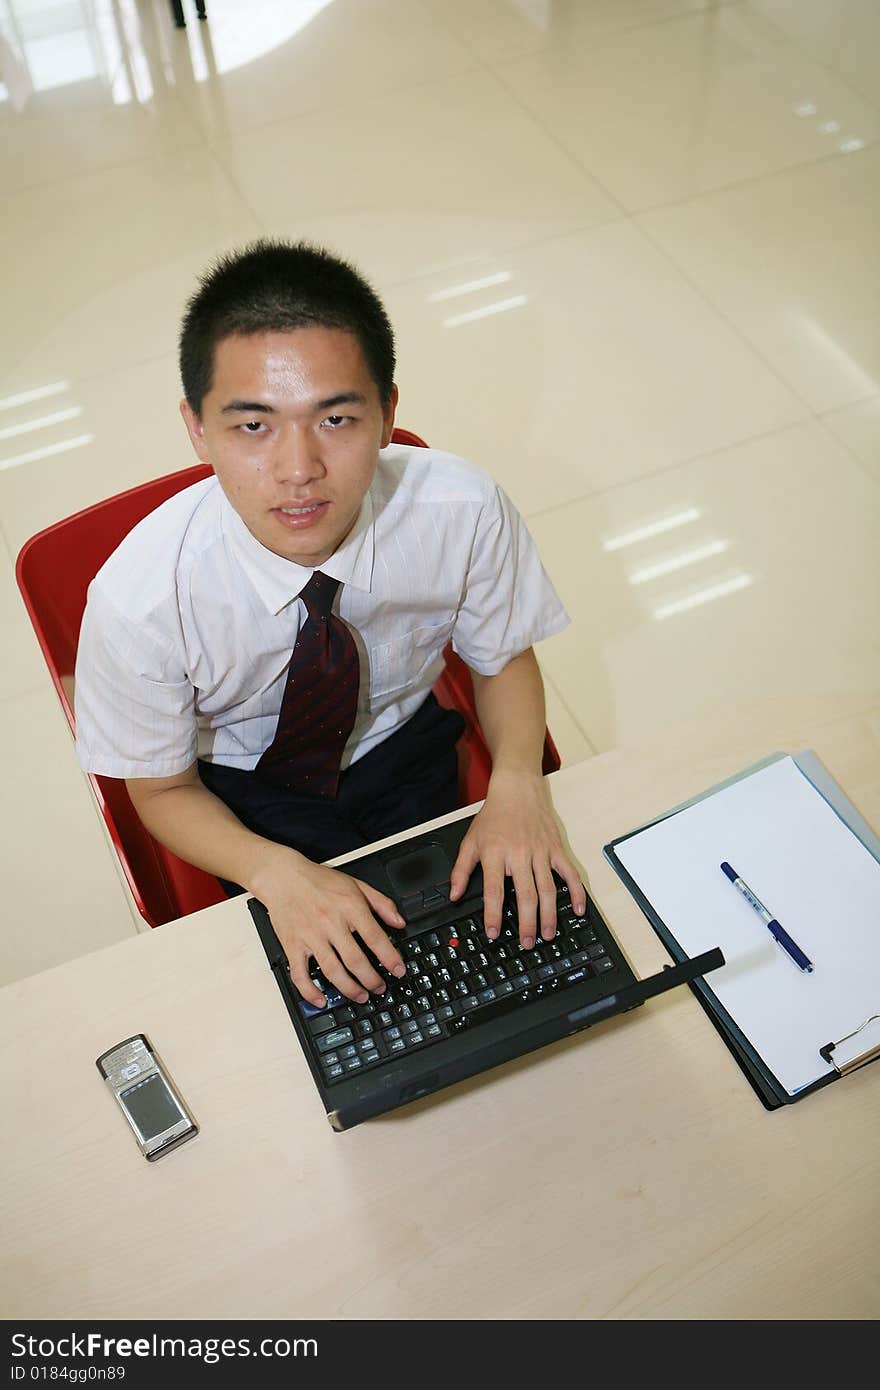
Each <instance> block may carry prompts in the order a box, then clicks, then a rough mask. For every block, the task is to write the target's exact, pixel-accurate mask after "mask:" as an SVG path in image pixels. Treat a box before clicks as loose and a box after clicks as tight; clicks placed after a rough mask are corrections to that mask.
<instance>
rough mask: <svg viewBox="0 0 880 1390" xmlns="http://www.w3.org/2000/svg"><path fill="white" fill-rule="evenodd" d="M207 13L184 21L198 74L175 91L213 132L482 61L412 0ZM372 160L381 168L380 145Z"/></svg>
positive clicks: (234, 1) (226, 1) (368, 96)
mask: <svg viewBox="0 0 880 1390" xmlns="http://www.w3.org/2000/svg"><path fill="white" fill-rule="evenodd" d="M209 18H210V23H209V24H207V25H193V24H191V25H190V26H189V27H188V30H187V33H186V36H185V42H186V43H187V44H188V45H189V50H190V58H191V63H192V71H193V78H194V80H193V81H191V82H189V83H188V85H186V86H181V87H180V91H181V94H182V95H183V97H184V100H185V101H186V102H187V103H188V105H189V107H190V109H191V110H192V111H193V113H194V114H195V115H196V117H197V119H198V121H199V122H200V124H201V126H202V129H203V130H204V131H205V133H206V134H207V135H209V137H211V138H214V137H218V138H222V137H223V136H226V135H229V134H234V133H236V132H240V131H243V130H249V129H253V128H255V127H258V126H262V125H265V124H266V123H267V122H270V121H276V120H279V119H281V118H283V117H286V116H294V115H298V114H300V113H304V112H307V111H316V112H323V113H327V112H328V111H331V110H333V108H334V107H336V106H340V105H351V104H352V103H355V102H360V101H370V100H372V98H374V97H375V96H376V95H378V94H381V93H383V92H391V91H395V90H397V91H402V90H404V89H406V88H416V87H418V85H419V84H420V83H421V82H429V81H432V80H433V79H435V78H438V77H448V76H451V75H452V74H454V73H458V72H464V71H465V70H466V69H468V68H473V67H475V66H476V65H477V61H478V60H477V58H476V56H475V55H474V54H472V52H471V51H470V50H469V49H468V48H467V47H466V46H465V45H464V44H462V43H461V42H460V41H459V40H458V39H457V38H456V37H455V35H454V34H453V33H452V32H451V30H450V29H449V28H448V27H447V26H446V25H445V24H443V23H441V22H440V21H439V20H437V19H436V18H435V17H434V16H433V15H431V13H430V12H429V11H428V9H427V8H426V7H425V6H424V5H422V4H421V3H419V4H412V3H411V2H410V0H300V3H297V4H289V3H285V4H282V3H274V4H273V3H267V0H262V2H260V0H258V3H257V4H249V5H247V6H243V5H241V4H239V3H238V0H212V4H211V13H210V16H209ZM175 39H176V40H177V41H179V42H182V41H184V36H183V35H176V36H175ZM352 121H353V124H356V121H357V115H356V112H353V113H352ZM386 157H387V156H386ZM374 158H375V160H376V169H377V173H380V172H381V173H387V165H386V163H385V161H384V160H383V152H382V151H380V150H376V151H374ZM339 175H340V178H344V177H345V170H344V169H340V170H339Z"/></svg>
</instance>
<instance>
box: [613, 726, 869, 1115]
mask: <svg viewBox="0 0 880 1390" xmlns="http://www.w3.org/2000/svg"><path fill="white" fill-rule="evenodd" d="M783 760H785V761H786V762H787V763H789V764H793V765H794V767H796V769H797V771H798V773H799V774H801V775H802V777H803V778H804V779H805V780H806V783H807V784H808V786H809V787H810V789H811V793H815V794H816V796H817V797H818V798H820V800H821V801H822V802H824V803H826V806H827V808H830V811H831V812H833V816H829V815H828V811H827V810H826V809H823V810H822V811H821V812H820V811H819V810H818V807H816V808H814V809H815V811H816V814H818V815H820V816H824V817H825V818H826V820H827V821H828V822H829V825H830V828H831V829H832V830H833V832H834V833H835V834H839V825H838V824H837V822H839V823H840V824H841V825H842V826H843V827H845V829H846V832H847V834H846V835H845V836H844V837H843V841H845V842H846V846H845V847H846V848H847V849H848V850H852V852H853V853H854V854H856V855H857V856H858V857H859V862H860V865H861V866H862V868H863V869H865V871H866V872H867V874H868V877H869V878H870V880H871V882H872V884H873V877H874V876H873V869H874V867H875V866H876V868H877V900H876V901H877V913H876V928H877V933H876V938H874V939H873V948H874V949H873V953H872V956H871V961H870V962H868V961H865V962H863V964H864V965H865V967H866V969H867V972H868V973H867V975H866V976H865V977H864V978H862V977H860V981H861V983H860V988H861V989H862V991H863V996H864V997H863V998H862V1007H861V1008H860V1009H859V1008H858V1001H855V1002H854V1003H853V1005H852V1009H853V1016H852V1017H851V1018H850V1017H849V1016H848V1015H845V1014H844V1013H842V1011H841V1006H840V1005H841V1001H840V999H839V998H838V1000H837V1007H836V1009H835V1010H833V1011H832V1013H833V1017H834V1019H835V1021H836V1022H837V1023H838V1025H840V1023H841V1019H842V1018H843V1017H846V1022H845V1023H844V1024H843V1026H838V1027H836V1028H835V1029H834V1032H835V1034H836V1035H835V1036H834V1037H831V1038H829V1036H828V1032H827V1031H826V1032H825V1034H824V1035H821V1027H822V1010H821V1009H818V1010H816V1011H815V1014H816V1022H815V1024H814V1023H813V1019H812V1015H811V1013H810V1009H811V1007H812V999H811V998H810V996H808V995H807V994H806V993H805V994H804V995H803V1004H802V1005H801V1004H800V1003H799V1004H797V1005H796V1006H794V1007H796V1010H797V1013H798V1015H799V1025H800V1026H801V1027H802V1029H809V1028H812V1027H814V1026H815V1028H818V1029H819V1031H820V1036H817V1037H816V1038H815V1067H813V1062H812V1044H811V1053H810V1061H809V1064H808V1066H807V1071H808V1073H810V1074H809V1075H808V1077H807V1079H806V1080H805V1081H804V1082H803V1083H802V1084H798V1085H792V1084H791V1081H790V1080H789V1081H788V1084H786V1083H785V1082H784V1080H782V1079H780V1075H779V1074H777V1073H778V1072H779V1071H780V1070H782V1068H780V1067H779V1065H778V1064H777V1063H776V1062H773V1061H772V1057H773V1049H772V1048H769V1047H768V1046H767V1040H766V1038H762V1037H759V1038H758V1043H759V1045H756V1036H755V1035H756V1032H760V1030H755V1029H754V1028H750V1027H749V1026H743V1023H742V1019H743V1010H742V1009H741V1008H740V1007H739V1006H738V1005H737V1004H736V1003H734V1005H733V1007H732V1008H731V1007H730V1005H731V1003H732V1000H731V998H727V999H725V998H722V997H719V995H723V994H724V992H725V988H726V986H725V984H724V982H723V981H722V979H721V972H718V974H716V976H715V977H714V978H713V983H712V984H711V985H710V984H709V983H707V981H706V980H705V979H702V978H701V979H697V980H694V981H692V982H691V988H692V989H693V991H694V993H695V994H696V996H697V998H698V1000H699V1002H700V1004H701V1005H702V1007H703V1009H704V1010H705V1012H706V1014H707V1016H708V1017H709V1019H710V1020H711V1022H712V1024H713V1026H714V1027H715V1028H716V1029H717V1031H718V1033H719V1034H720V1036H721V1038H722V1039H723V1041H724V1043H725V1045H726V1046H727V1048H728V1049H729V1051H730V1052H731V1054H732V1055H733V1056H734V1058H735V1059H736V1061H737V1063H738V1064H739V1066H740V1067H741V1069H742V1071H743V1073H744V1074H745V1076H746V1077H747V1079H748V1081H749V1082H750V1084H751V1086H752V1088H753V1089H754V1091H755V1093H756V1095H757V1096H758V1098H759V1099H760V1101H761V1103H762V1104H763V1105H764V1106H765V1107H766V1108H767V1109H768V1110H775V1109H777V1108H779V1107H780V1106H782V1105H786V1104H791V1103H793V1102H794V1101H797V1100H801V1099H802V1098H803V1097H804V1096H806V1095H810V1094H812V1093H813V1092H814V1091H817V1090H820V1089H822V1088H823V1087H824V1086H826V1085H828V1084H829V1083H830V1082H832V1081H836V1080H838V1079H839V1078H840V1077H841V1076H845V1075H848V1074H849V1073H850V1072H851V1071H855V1070H857V1069H858V1068H859V1067H861V1066H864V1065H866V1064H867V1063H868V1062H871V1061H874V1060H875V1059H877V1058H878V1057H880V838H878V836H877V835H876V834H875V833H874V832H873V830H872V829H871V827H870V826H869V825H868V824H867V822H866V821H865V820H864V818H863V817H862V816H861V815H860V814H859V812H858V811H857V810H856V808H855V807H854V806H853V804H852V802H850V801H849V799H848V798H847V797H846V795H845V794H844V792H843V791H842V789H841V787H840V786H839V785H838V784H837V782H835V780H834V778H833V777H831V776H830V774H829V773H828V772H827V770H826V769H825V768H824V767H823V766H822V764H821V762H820V761H819V759H818V758H817V757H816V755H815V754H814V753H812V752H811V751H810V750H804V751H802V752H800V753H797V754H794V755H789V754H787V753H780V752H777V753H773V754H770V755H769V756H768V757H766V758H763V759H761V760H760V761H759V762H757V763H754V764H753V765H752V766H750V767H748V768H746V769H744V770H743V771H741V772H739V773H737V774H735V775H734V776H733V777H730V778H727V779H726V780H725V781H723V782H720V783H718V784H716V785H715V786H713V787H710V788H708V789H707V790H706V791H704V792H702V793H701V794H700V795H698V796H696V797H693V798H691V799H690V800H689V801H686V802H683V803H682V804H681V805H678V806H675V807H673V808H672V809H671V810H669V811H667V812H665V813H664V814H663V815H660V816H657V817H655V818H654V819H653V820H650V821H647V822H646V823H645V824H644V825H640V826H638V827H637V828H636V829H635V830H631V831H629V832H627V833H626V834H625V835H621V836H619V837H617V838H616V839H614V840H613V841H611V843H610V844H608V845H606V846H605V847H604V853H605V857H606V858H607V860H608V861H609V863H610V864H611V866H612V867H613V868H614V870H615V872H616V873H617V874H618V876H619V877H620V879H621V880H622V882H623V883H624V884H625V886H626V888H627V889H628V891H629V892H630V893H631V895H632V896H633V898H634V899H635V901H636V902H637V903H638V905H639V907H640V908H641V910H642V912H643V913H644V915H645V917H646V918H647V919H648V921H649V922H650V924H651V926H652V927H653V929H654V931H655V932H656V933H657V935H658V936H659V938H660V940H661V941H662V942H663V944H664V946H665V947H666V949H667V950H668V951H669V954H670V955H671V956H672V958H673V959H674V960H675V961H676V962H680V961H683V960H686V959H688V958H689V956H691V955H692V954H693V949H694V941H693V939H689V940H687V943H686V944H682V942H681V941H680V940H679V939H678V937H677V936H676V932H675V930H673V928H674V927H680V926H681V921H680V920H676V918H675V914H674V913H670V912H668V911H667V913H666V916H667V917H668V918H669V920H665V918H664V915H663V914H661V912H660V911H659V910H658V907H657V905H656V904H655V902H653V901H651V899H650V898H649V896H648V893H647V892H646V891H645V884H646V883H650V881H651V873H650V872H647V871H645V870H644V869H641V868H638V869H637V870H636V872H632V871H631V868H630V867H628V866H627V864H626V863H625V862H624V859H629V860H630V861H631V862H632V860H633V858H634V856H633V852H632V851H633V847H632V846H631V845H630V846H629V848H627V846H628V842H630V841H633V840H634V839H635V837H637V836H641V835H644V834H645V832H647V831H650V830H652V829H653V828H654V827H658V826H663V825H664V823H665V822H669V821H670V820H671V819H672V818H673V817H676V816H679V814H680V813H681V812H685V811H690V810H691V808H693V807H699V806H700V804H701V803H703V802H706V801H707V800H708V799H709V798H712V797H715V796H717V794H718V793H721V792H725V791H727V790H728V789H729V788H731V787H735V786H736V785H737V784H738V783H742V782H744V781H745V780H746V779H749V778H752V777H753V776H755V774H758V773H761V772H763V771H764V770H765V769H768V768H772V767H773V766H774V764H778V763H780V762H781V761H783ZM784 772H785V775H789V770H788V769H785V770H784ZM771 775H772V776H773V777H777V776H781V775H782V772H781V771H780V770H778V769H777V771H776V772H775V773H773V774H771ZM735 795H736V796H739V795H740V793H736V794H735ZM808 799H809V798H808ZM730 800H731V798H727V801H728V802H729V801H730ZM724 804H725V803H724V801H722V802H719V803H717V807H716V809H717V808H720V807H722V806H723V805H724ZM831 822H834V824H833V825H831V824H830V823H831ZM688 824H690V825H693V824H694V820H693V817H691V818H690V820H688V818H685V820H684V821H680V822H679V823H678V825H679V826H680V827H682V828H684V827H686V826H687V825H688ZM666 834H667V830H664V831H662V832H661V835H666ZM849 835H851V836H852V837H853V838H854V841H855V842H857V843H858V844H859V845H860V846H862V847H863V849H864V850H866V851H867V855H868V856H869V858H867V859H866V858H865V856H863V855H862V854H861V851H860V850H856V849H855V848H854V846H851V845H850V844H849V841H848V836H849ZM655 838H657V837H655ZM644 847H645V846H644V842H642V844H641V845H640V847H639V848H640V849H644ZM722 857H725V856H722ZM732 857H733V856H731V858H732ZM872 861H873V862H872ZM701 867H704V866H701ZM714 867H717V865H715V866H714ZM740 868H741V869H742V871H743V873H744V876H745V877H746V878H748V873H747V872H746V871H745V869H744V868H743V866H740ZM655 877H656V876H655ZM640 880H642V881H640ZM655 886H656V885H655ZM753 886H754V885H753ZM712 891H713V892H714V891H715V889H714V885H713V890H712ZM755 891H759V890H758V889H757V888H756V890H755ZM872 891H873V890H872ZM654 896H657V897H661V896H662V894H658V893H656V892H655V894H654ZM717 901H718V902H722V901H723V904H724V910H725V912H727V911H728V910H729V909H728V906H727V902H728V900H727V899H722V898H718V899H717ZM872 902H873V899H872ZM667 907H668V904H667ZM744 907H745V908H746V910H747V912H748V913H750V914H751V909H750V908H748V907H747V905H745V904H744ZM776 911H779V915H780V919H781V920H783V922H784V921H785V918H784V915H783V913H782V912H781V911H780V910H779V908H778V906H777V907H776ZM752 915H753V916H754V914H752ZM743 925H744V930H745V931H748V929H749V924H748V923H747V922H746V923H744V924H743ZM789 925H791V924H789ZM753 927H754V928H758V929H760V930H764V929H763V925H762V923H761V922H760V921H759V919H758V918H757V916H754V923H753ZM737 929H739V923H737ZM680 934H681V933H680ZM795 935H797V933H796V932H795ZM709 936H712V938H713V943H714V942H715V941H716V940H717V937H716V935H715V933H714V923H713V924H712V925H711V926H708V927H707V928H706V939H707V940H708V937H709ZM750 941H751V942H752V944H753V946H754V953H755V958H756V959H757V953H758V952H759V951H760V947H761V943H762V942H763V946H764V947H765V948H766V952H769V955H766V954H765V956H764V958H763V959H764V960H765V961H767V962H769V961H771V960H772V949H776V948H775V943H773V942H772V940H771V939H770V937H769V933H765V935H764V936H761V935H760V933H758V934H756V935H754V936H753V937H751V938H750ZM722 945H724V943H723V942H722ZM862 945H863V946H864V942H862ZM771 948H772V949H771ZM725 955H726V956H728V951H727V949H725ZM728 958H730V957H728ZM856 965H857V966H858V965H859V962H856ZM755 968H756V969H758V968H759V967H758V966H756V967H755ZM762 968H763V969H764V970H765V971H766V970H767V968H768V967H767V965H766V964H765V965H764V966H763V967H762ZM774 968H776V969H778V965H777V966H774ZM822 974H823V972H822V971H821V970H819V971H818V978H819V980H820V987H824V986H821V981H822ZM825 975H826V981H827V975H828V972H825ZM747 978H748V974H747V971H746V973H742V972H741V979H740V982H739V985H740V995H739V999H740V1001H741V998H742V988H743V982H744V981H745V980H746V979H747ZM756 978H757V977H756ZM782 978H783V980H784V976H783V977H782ZM811 978H812V977H811ZM784 983H785V985H786V988H787V989H790V990H791V992H792V994H793V995H796V988H797V986H796V984H795V983H792V984H791V985H790V986H789V983H788V981H787V980H784ZM728 992H730V993H732V991H730V990H729V991H728ZM815 997H816V996H813V999H815ZM866 998H867V999H868V1000H869V1001H870V1003H869V1006H868V1007H865V1006H864V1004H865V999H866ZM846 1003H847V1007H848V1001H846ZM746 1013H747V1011H746ZM768 1052H769V1053H770V1056H771V1061H768V1058H767V1055H766V1054H767V1053H768ZM813 1070H815V1075H812V1071H813Z"/></svg>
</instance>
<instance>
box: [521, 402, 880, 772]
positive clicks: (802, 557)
mask: <svg viewBox="0 0 880 1390" xmlns="http://www.w3.org/2000/svg"><path fill="white" fill-rule="evenodd" d="M531 529H532V531H533V534H534V535H535V538H536V540H537V542H538V545H539V547H540V550H541V554H542V556H543V557H544V562H545V565H546V567H547V570H548V572H549V574H550V576H551V578H552V579H553V581H554V583H555V584H556V586H557V588H558V590H559V592H560V594H561V596H562V598H563V600H564V602H565V603H566V605H567V607H568V609H569V611H570V612H571V614H572V616H573V618H574V622H573V624H572V626H571V627H570V628H568V629H567V630H566V631H565V632H563V633H561V634H560V635H559V636H557V637H554V638H553V639H552V640H550V641H547V642H545V643H544V644H543V645H542V647H541V649H540V652H541V662H542V665H543V668H544V669H545V670H546V671H547V673H548V675H549V677H550V679H551V680H552V681H553V683H554V685H555V686H556V687H557V689H558V690H559V692H560V694H561V695H562V697H563V699H564V700H565V701H566V704H567V705H568V706H569V708H570V709H571V712H572V714H573V716H574V718H575V719H576V721H577V723H578V724H579V725H580V727H581V728H583V729H584V731H585V732H586V734H587V736H588V738H589V740H590V742H591V743H592V744H593V746H594V747H596V748H597V749H598V750H600V751H604V750H605V749H608V748H611V747H613V746H615V745H619V744H633V743H638V742H640V741H643V740H648V739H650V738H652V737H656V736H659V735H660V734H661V733H662V731H663V729H664V728H665V727H667V726H670V725H672V724H674V723H678V722H680V721H682V720H686V719H690V718H694V719H699V718H703V717H706V716H709V715H711V712H712V710H713V709H714V708H716V707H717V706H719V705H721V704H725V703H726V704H730V703H732V702H735V701H736V699H737V698H738V697H740V698H742V699H747V698H750V697H751V695H752V694H754V692H755V691H756V690H758V691H759V692H760V694H761V696H762V698H774V697H780V698H782V697H786V696H787V697H791V698H794V697H799V698H800V697H803V696H807V695H823V694H833V693H839V694H855V693H860V692H863V691H871V692H880V644H878V641H877V636H876V634H877V632H878V631H880V587H878V585H877V583H876V579H877V560H876V557H877V554H878V552H880V492H878V489H877V488H876V486H875V485H874V483H873V482H872V480H871V479H870V478H869V477H868V476H867V475H866V473H865V472H864V470H863V469H862V468H861V467H860V466H859V464H858V463H857V462H856V461H855V460H854V459H852V458H851V457H850V456H849V454H848V453H847V452H846V450H845V449H844V448H843V446H842V445H838V444H837V442H836V441H835V440H834V439H832V438H831V436H830V435H829V434H828V433H827V431H826V430H824V429H823V427H822V426H821V425H820V424H818V423H815V422H812V423H807V424H804V425H800V426H797V427H795V428H792V429H788V430H784V431H781V432H780V433H779V434H776V435H771V436H768V437H767V438H765V439H762V440H758V441H756V442H753V443H750V444H743V445H739V446H738V447H736V448H733V449H728V450H725V451H723V452H722V453H720V454H717V455H715V456H713V457H712V458H708V459H701V460H698V461H696V462H693V463H690V464H687V465H685V466H684V467H682V468H679V469H675V470H671V471H670V472H668V473H665V474H663V475H662V477H659V478H649V479H643V480H642V481H640V482H638V483H634V484H633V485H632V486H630V487H626V488H617V489H614V490H613V491H609V492H606V493H603V494H602V495H600V496H598V497H593V498H589V499H587V500H585V501H582V502H579V503H576V504H574V505H572V506H568V507H560V508H559V509H557V510H556V511H553V512H551V513H548V514H546V515H544V516H542V517H539V518H537V519H536V520H534V521H533V522H532V526H531Z"/></svg>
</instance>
